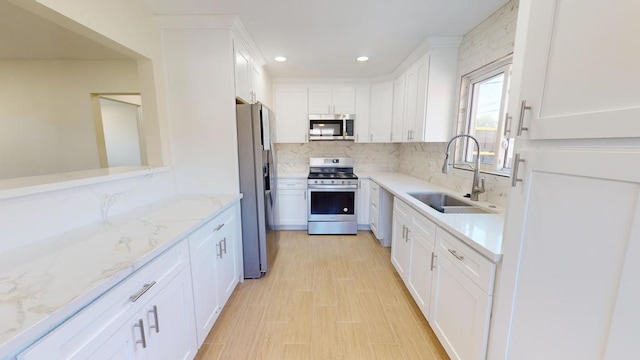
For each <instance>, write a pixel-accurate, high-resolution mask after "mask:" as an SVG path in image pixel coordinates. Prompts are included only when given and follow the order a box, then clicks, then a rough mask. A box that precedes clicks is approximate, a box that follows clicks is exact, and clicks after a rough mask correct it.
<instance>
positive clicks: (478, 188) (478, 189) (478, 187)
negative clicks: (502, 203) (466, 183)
mask: <svg viewBox="0 0 640 360" xmlns="http://www.w3.org/2000/svg"><path fill="white" fill-rule="evenodd" d="M461 137H468V138H469V139H471V140H473V141H474V142H475V143H476V147H477V148H478V156H476V167H475V169H473V184H472V185H471V201H478V195H480V194H482V193H483V192H484V178H480V143H478V140H477V139H476V138H474V137H473V136H471V135H469V134H460V135H456V136H454V137H453V138H451V140H449V143H448V144H447V152H446V153H445V154H444V155H445V156H444V164H442V173H443V174H448V173H449V165H458V164H449V148H450V147H451V144H452V143H453V142H454V141H456V140H457V139H458V138H461ZM460 165H467V166H469V167H470V165H469V164H467V163H463V164H460Z"/></svg>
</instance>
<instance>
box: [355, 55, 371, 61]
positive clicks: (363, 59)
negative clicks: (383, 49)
mask: <svg viewBox="0 0 640 360" xmlns="http://www.w3.org/2000/svg"><path fill="white" fill-rule="evenodd" d="M356 60H358V61H367V60H369V57H368V56H358V57H357V58H356Z"/></svg>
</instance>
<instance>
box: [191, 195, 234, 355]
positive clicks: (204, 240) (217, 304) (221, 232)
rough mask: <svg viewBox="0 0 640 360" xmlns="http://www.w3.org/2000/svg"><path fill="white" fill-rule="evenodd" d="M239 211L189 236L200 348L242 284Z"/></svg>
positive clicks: (227, 212) (224, 213)
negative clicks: (240, 279)
mask: <svg viewBox="0 0 640 360" xmlns="http://www.w3.org/2000/svg"><path fill="white" fill-rule="evenodd" d="M238 210H239V209H238V206H234V207H232V208H230V209H228V210H226V211H225V212H223V213H222V214H221V215H219V216H217V217H216V218H215V219H213V220H211V221H209V222H208V223H207V224H205V225H204V226H203V227H201V228H200V229H198V230H196V231H195V232H194V233H193V234H192V235H190V236H189V247H190V251H191V276H192V281H193V295H194V304H195V313H196V334H197V337H198V346H201V345H202V344H203V343H204V340H205V339H206V337H207V335H208V334H209V331H211V328H213V325H214V323H215V321H216V320H217V319H218V316H219V315H220V311H221V310H222V307H223V306H224V304H225V303H226V302H227V300H228V299H229V296H231V293H232V292H233V289H235V287H236V285H237V284H238V281H239V267H238V254H239V253H240V252H239V251H238V245H239V243H240V239H239V237H238V235H237V234H238V232H237V231H238V229H237V227H238V222H237V219H238V217H239V215H238V214H237V211H238Z"/></svg>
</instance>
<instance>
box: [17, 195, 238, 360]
mask: <svg viewBox="0 0 640 360" xmlns="http://www.w3.org/2000/svg"><path fill="white" fill-rule="evenodd" d="M239 217H240V205H239V203H237V204H235V205H233V206H232V207H230V208H229V209H227V210H225V211H224V212H223V213H222V214H220V215H218V216H216V217H215V218H213V219H212V220H210V221H209V222H208V223H207V224H205V225H203V226H202V227H200V228H199V229H198V230H196V231H194V232H193V233H191V234H190V235H189V237H188V240H187V239H183V240H181V241H179V242H178V243H177V244H176V245H174V246H173V247H172V248H170V249H169V250H167V251H165V252H164V253H163V254H161V255H159V256H158V257H156V258H155V259H154V260H152V261H151V262H149V263H148V264H146V265H144V266H143V267H142V268H140V269H139V270H137V271H136V272H135V273H133V274H132V275H130V276H129V277H127V278H126V279H125V280H123V281H122V282H120V283H119V284H118V285H116V286H115V287H113V288H112V289H111V290H109V291H107V292H106V293H105V294H103V295H102V296H100V297H99V298H98V299H97V300H95V301H94V302H93V303H91V304H89V305H88V306H87V307H85V308H84V309H82V310H81V311H79V312H78V313H77V314H75V315H73V316H72V317H71V318H70V319H68V320H67V321H65V322H64V323H62V324H61V325H60V326H58V327H57V328H55V329H54V330H52V331H51V332H49V333H48V334H47V335H45V336H44V337H43V338H42V339H40V340H39V341H37V342H35V343H34V344H33V345H31V346H30V347H28V348H27V349H26V350H24V351H23V352H21V353H20V354H18V355H17V359H18V360H42V359H53V360H56V359H69V360H74V359H75V360H85V359H91V360H106V359H110V360H116V359H117V360H123V359H125V360H129V359H146V360H190V359H193V358H194V357H195V356H196V353H197V351H198V348H199V346H200V345H201V344H202V343H203V341H204V339H205V338H206V336H207V334H208V333H209V331H210V330H211V328H212V327H213V324H214V322H215V320H216V319H217V317H218V315H219V314H220V311H221V310H222V307H224V304H225V303H226V302H227V300H228V299H229V296H230V295H231V293H232V292H233V290H234V288H235V286H236V285H237V284H238V282H239V281H240V278H241V268H242V259H241V258H240V256H241V254H242V249H241V229H240V224H239V220H238V219H239Z"/></svg>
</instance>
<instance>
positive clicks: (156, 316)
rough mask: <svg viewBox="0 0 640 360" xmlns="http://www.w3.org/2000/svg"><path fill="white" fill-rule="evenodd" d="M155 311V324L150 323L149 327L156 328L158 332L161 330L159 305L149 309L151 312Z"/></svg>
mask: <svg viewBox="0 0 640 360" xmlns="http://www.w3.org/2000/svg"><path fill="white" fill-rule="evenodd" d="M151 313H153V320H154V321H155V323H156V324H155V325H150V326H149V329H156V334H157V333H159V332H160V323H159V322H158V307H157V306H156V305H153V309H151V310H149V314H151Z"/></svg>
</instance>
